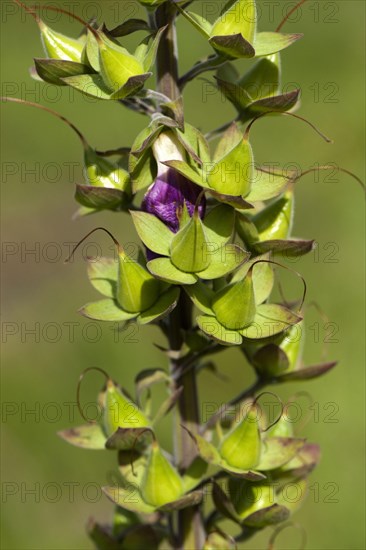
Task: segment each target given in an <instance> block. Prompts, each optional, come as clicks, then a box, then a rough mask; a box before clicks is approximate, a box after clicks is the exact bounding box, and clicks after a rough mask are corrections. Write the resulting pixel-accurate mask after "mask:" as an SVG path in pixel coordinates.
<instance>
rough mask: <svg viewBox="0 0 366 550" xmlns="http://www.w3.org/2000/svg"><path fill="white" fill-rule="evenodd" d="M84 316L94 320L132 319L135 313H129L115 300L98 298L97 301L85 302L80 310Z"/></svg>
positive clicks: (117, 320)
mask: <svg viewBox="0 0 366 550" xmlns="http://www.w3.org/2000/svg"><path fill="white" fill-rule="evenodd" d="M79 311H80V313H81V314H82V315H84V317H88V318H89V319H94V320H96V321H116V322H119V321H121V322H122V321H128V320H129V319H134V318H135V317H136V316H137V314H136V313H129V312H127V311H124V310H123V309H121V308H120V307H119V305H118V304H117V302H116V301H115V300H110V299H106V300H100V301H99V302H91V303H90V304H86V305H85V306H84V307H82V308H81V309H80V310H79Z"/></svg>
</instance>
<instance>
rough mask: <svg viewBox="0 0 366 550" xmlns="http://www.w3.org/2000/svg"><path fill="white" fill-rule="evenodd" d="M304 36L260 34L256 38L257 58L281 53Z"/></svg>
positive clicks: (275, 33)
mask: <svg viewBox="0 0 366 550" xmlns="http://www.w3.org/2000/svg"><path fill="white" fill-rule="evenodd" d="M303 36H304V35H303V34H281V33H279V32H260V33H258V34H257V35H256V36H255V38H254V44H253V45H254V49H255V56H256V57H261V56H264V55H270V54H273V53H277V52H280V51H281V50H284V49H285V48H288V46H291V44H293V43H294V42H296V41H297V40H299V38H302V37H303Z"/></svg>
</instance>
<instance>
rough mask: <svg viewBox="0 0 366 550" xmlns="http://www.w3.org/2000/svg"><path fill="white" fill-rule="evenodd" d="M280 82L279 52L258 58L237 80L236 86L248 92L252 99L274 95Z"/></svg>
mask: <svg viewBox="0 0 366 550" xmlns="http://www.w3.org/2000/svg"><path fill="white" fill-rule="evenodd" d="M280 82H281V60H280V55H279V54H275V55H270V56H269V57H264V58H262V59H259V60H258V61H257V62H256V63H255V64H254V65H253V67H252V68H251V69H250V70H249V71H247V72H246V73H245V74H244V75H243V76H242V77H241V78H240V79H238V80H237V84H238V86H240V88H241V89H243V90H245V91H246V92H247V93H248V94H249V96H250V97H251V100H252V101H256V100H258V99H261V98H263V97H269V96H270V97H272V96H273V95H276V94H277V93H278V92H279V89H280Z"/></svg>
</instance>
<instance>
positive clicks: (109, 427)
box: [102, 380, 149, 436]
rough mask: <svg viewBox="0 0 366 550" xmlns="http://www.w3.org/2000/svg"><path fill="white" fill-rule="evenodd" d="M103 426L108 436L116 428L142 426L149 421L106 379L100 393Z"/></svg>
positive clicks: (146, 424)
mask: <svg viewBox="0 0 366 550" xmlns="http://www.w3.org/2000/svg"><path fill="white" fill-rule="evenodd" d="M102 406H103V427H104V429H105V431H106V434H107V435H108V436H111V435H112V434H113V433H114V432H115V431H116V430H117V429H118V428H143V427H145V426H148V425H149V421H148V419H147V418H146V416H145V415H144V414H143V412H142V411H141V410H140V409H139V408H138V407H137V405H135V403H133V402H132V401H131V400H130V399H128V398H127V397H126V396H125V395H124V394H123V393H122V392H121V390H120V389H119V388H118V387H117V386H116V385H115V384H114V383H113V381H112V380H108V382H107V389H106V391H105V392H104V394H103V395H102Z"/></svg>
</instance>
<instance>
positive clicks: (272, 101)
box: [248, 90, 300, 117]
mask: <svg viewBox="0 0 366 550" xmlns="http://www.w3.org/2000/svg"><path fill="white" fill-rule="evenodd" d="M299 95H300V90H293V91H291V92H287V93H285V94H279V95H275V96H272V97H264V98H263V99H258V101H254V103H251V104H250V105H249V106H248V111H250V113H251V115H252V116H253V117H254V116H257V115H261V114H263V113H272V112H277V113H283V112H285V111H289V110H290V109H292V108H293V107H295V105H296V103H297V102H298V99H299Z"/></svg>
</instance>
